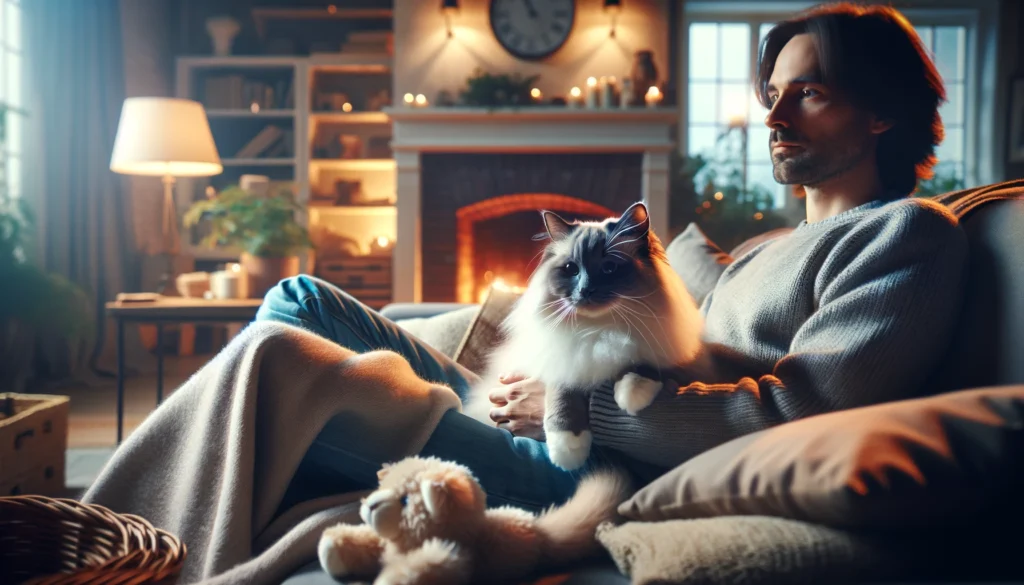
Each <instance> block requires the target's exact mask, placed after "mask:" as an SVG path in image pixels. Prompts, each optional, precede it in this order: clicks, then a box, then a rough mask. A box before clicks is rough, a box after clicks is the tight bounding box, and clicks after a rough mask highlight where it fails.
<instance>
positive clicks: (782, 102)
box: [765, 34, 875, 186]
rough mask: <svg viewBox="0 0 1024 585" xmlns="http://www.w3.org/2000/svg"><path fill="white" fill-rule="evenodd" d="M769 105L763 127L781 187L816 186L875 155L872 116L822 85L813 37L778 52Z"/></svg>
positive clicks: (803, 37) (797, 40)
mask: <svg viewBox="0 0 1024 585" xmlns="http://www.w3.org/2000/svg"><path fill="white" fill-rule="evenodd" d="M768 101H769V104H771V110H770V111H769V113H768V116H767V117H766V118H765V124H766V125H767V126H768V127H769V128H771V130H772V132H771V134H770V138H769V140H770V143H769V148H770V149H771V158H772V165H773V167H774V171H775V180H776V181H778V182H779V183H782V184H784V185H805V186H815V185H818V184H820V183H822V182H824V181H827V180H829V179H832V178H834V177H837V176H839V175H841V174H843V173H844V172H846V171H848V170H850V169H851V168H853V167H855V166H856V165H857V164H858V163H860V162H862V161H863V160H864V159H865V158H866V157H868V156H874V145H875V133H874V132H873V131H872V126H873V121H874V120H873V117H872V116H871V115H870V114H868V113H867V112H864V111H863V110H861V109H859V108H857V107H855V106H854V105H853V104H851V103H849V102H848V101H847V100H845V99H843V96H842V95H840V94H839V93H838V92H837V91H835V90H834V89H832V88H829V87H826V86H825V85H824V84H823V83H822V75H821V68H820V67H819V62H818V51H817V49H816V48H815V45H814V40H813V39H812V38H811V35H809V34H799V35H796V36H794V37H793V38H792V39H791V40H790V41H789V42H788V43H786V45H785V46H784V47H783V48H782V51H780V52H779V56H778V58H777V59H776V61H775V69H774V70H773V71H772V76H771V78H770V79H769V80H768Z"/></svg>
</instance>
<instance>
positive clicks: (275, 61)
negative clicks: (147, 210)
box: [175, 54, 396, 272]
mask: <svg viewBox="0 0 1024 585" xmlns="http://www.w3.org/2000/svg"><path fill="white" fill-rule="evenodd" d="M391 71H392V60H391V58H390V57H389V56H381V55H358V54H356V55H347V54H337V55H312V56H309V57H278V56H271V57H263V56H237V57H183V58H180V59H178V61H177V73H176V77H177V79H176V81H177V83H176V94H177V95H178V96H179V97H186V98H190V99H195V100H197V101H199V102H201V103H204V104H207V116H208V118H209V120H210V126H211V130H212V132H213V135H214V140H215V141H216V142H217V146H218V150H219V151H220V155H221V160H222V162H223V164H224V173H222V174H221V175H219V176H217V177H210V178H205V179H180V180H179V181H178V182H177V186H176V193H175V196H176V200H177V207H178V211H179V217H180V215H181V214H183V213H184V212H185V211H186V210H187V209H188V208H189V206H190V205H191V203H192V202H193V201H195V200H197V199H199V198H201V197H203V196H204V193H205V190H206V188H207V186H208V185H213V186H214V187H215V188H218V189H219V188H223V187H224V186H227V185H230V184H237V182H238V178H239V177H240V176H241V175H242V174H261V175H267V176H269V177H270V178H271V180H272V181H282V182H289V183H292V184H294V188H295V192H296V195H297V198H298V200H299V201H300V203H302V205H303V206H304V207H305V208H306V210H307V211H306V213H303V214H302V215H301V217H300V221H301V222H302V223H303V224H304V225H306V226H307V227H308V228H309V229H310V231H311V233H312V234H313V235H314V237H316V235H317V233H322V232H323V231H327V232H330V233H331V234H333V235H335V236H340V237H343V238H350V239H352V240H356V241H358V243H359V245H360V247H361V248H362V249H363V250H364V251H368V248H369V245H370V241H371V240H372V239H376V238H377V237H378V236H386V237H388V238H391V239H394V238H395V237H396V227H395V207H394V201H395V192H396V188H395V161H394V158H393V157H390V152H387V153H385V155H387V156H389V157H388V158H383V157H381V153H380V152H374V153H367V150H369V148H368V146H367V143H368V142H369V140H368V139H367V140H363V141H362V144H363V147H362V150H363V153H366V154H373V155H374V157H373V158H362V157H356V158H341V156H331V157H325V156H324V153H323V152H322V148H319V149H318V147H317V144H318V141H319V143H323V142H324V141H325V140H326V141H327V142H328V143H329V144H330V140H331V137H333V136H335V135H338V134H345V135H355V136H359V137H360V139H361V140H362V139H363V138H366V137H376V140H378V141H379V140H382V139H389V138H390V134H391V119H390V117H389V116H388V114H387V113H385V112H383V111H377V110H371V109H368V108H367V107H366V106H367V105H372V106H374V107H379V104H372V103H371V102H372V101H373V100H371V99H370V97H369V93H370V92H371V91H372V92H380V91H382V90H383V89H386V90H387V91H388V92H389V93H391V85H392V84H391ZM226 76H235V79H233V80H232V82H233V83H234V85H228V87H230V88H231V92H230V93H231V94H232V95H231V98H230V99H229V100H228V102H225V95H224V89H225V85H223V83H222V82H218V81H214V82H212V83H211V82H209V80H210V79H217V78H221V79H224V78H225V77H226ZM239 77H240V78H241V79H242V81H239V79H238V78H239ZM252 80H256V81H260V80H262V81H263V82H264V83H265V84H266V86H269V87H271V88H272V90H271V91H273V96H272V99H269V100H268V99H266V98H264V99H263V100H260V101H259V102H257V103H255V104H253V103H252V102H254V101H257V100H255V99H249V100H246V99H244V98H245V97H246V96H245V95H242V96H236V95H234V94H235V93H238V89H239V87H241V85H240V84H242V83H245V82H246V81H252ZM218 83H221V84H220V85H217V84H218ZM214 86H215V87H216V88H217V91H216V92H215V95H214V94H211V95H210V96H208V95H207V93H208V92H207V90H208V89H209V88H210V87H214ZM321 87H323V88H324V89H323V91H326V92H328V93H331V94H333V96H334V97H335V98H336V96H337V94H339V93H340V94H344V92H345V91H348V92H350V93H353V94H354V95H353V96H352V99H351V100H350V102H351V103H348V104H347V105H345V106H344V109H347V110H349V111H344V110H342V109H339V108H337V107H334V106H336V105H337V104H336V103H335V102H336V101H337V100H336V99H335V101H332V100H329V99H321V98H322V97H323V96H319V95H318V93H320V92H321ZM361 87H366V88H368V89H366V90H365V91H362V90H361V89H360V88H361ZM282 88H288V89H286V90H285V92H284V95H280V94H281V89H282ZM349 88H350V89H349ZM361 91H362V93H360V92H361ZM364 94H365V95H364ZM392 99H393V95H392ZM378 101H379V100H378ZM229 102H230V103H229ZM268 102H269V103H268ZM325 103H326V104H328V105H329V106H330V108H329V111H325V109H326V108H325ZM269 125H275V126H278V127H279V128H281V129H282V130H283V131H284V132H286V133H287V132H288V131H290V132H291V134H290V138H291V140H292V144H290V148H288V151H287V152H286V153H284V154H283V155H280V153H278V154H277V155H274V156H268V157H266V158H264V157H260V156H256V157H253V156H239V155H238V153H239V151H240V150H242V148H243V147H244V146H245V145H246V144H247V143H248V142H249V141H250V140H252V139H253V138H254V136H255V135H257V134H258V133H259V132H261V131H262V129H263V128H265V127H267V126H269ZM286 136H288V135H287V134H286ZM382 137H383V138H382ZM377 144H379V142H377ZM335 146H336V145H335ZM280 148H281V147H278V150H280ZM376 150H377V151H379V150H380V149H379V148H378V149H376ZM332 154H334V153H332ZM338 184H359V185H360V187H359V189H357V192H358V193H360V198H359V200H358V201H353V203H359V204H352V205H334V206H332V205H329V204H328V205H325V204H324V200H325V198H326V199H330V197H331V195H328V194H336V193H338V192H340V191H339V187H338V186H337V185H338ZM317 194H319V197H314V195H317ZM339 199H340V197H339ZM378 202H386V203H387V204H380V203H378ZM367 203H368V204H367ZM181 241H182V245H181V248H182V250H181V252H182V254H183V255H188V256H191V257H193V258H195V259H196V260H201V261H215V262H216V261H230V260H233V259H236V258H237V257H238V251H237V250H231V249H221V248H218V249H214V250H210V249H208V248H206V247H202V246H200V243H199V241H198V238H196V239H193V234H192V233H191V232H189V231H187V230H184V229H183V230H182V238H181ZM302 270H303V271H304V272H310V271H311V270H310V266H309V264H308V262H304V263H303V266H302Z"/></svg>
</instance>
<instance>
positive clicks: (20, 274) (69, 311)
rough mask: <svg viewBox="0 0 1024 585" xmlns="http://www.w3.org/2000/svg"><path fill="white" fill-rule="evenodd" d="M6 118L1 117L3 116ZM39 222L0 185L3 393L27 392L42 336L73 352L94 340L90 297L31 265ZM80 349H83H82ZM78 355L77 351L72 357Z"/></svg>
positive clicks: (0, 375) (0, 388)
mask: <svg viewBox="0 0 1024 585" xmlns="http://www.w3.org/2000/svg"><path fill="white" fill-rule="evenodd" d="M0 115H2V114H0ZM33 227H34V220H33V216H32V213H31V210H30V209H29V207H28V205H27V204H26V202H25V200H24V199H21V198H15V197H12V196H11V195H10V194H9V193H8V192H7V189H6V185H5V184H4V183H3V181H2V179H0V282H3V283H4V285H3V286H0V391H3V392H21V391H24V389H25V387H26V386H27V384H28V381H29V379H30V378H32V376H33V365H34V363H35V359H36V351H35V349H36V341H37V339H39V338H40V337H41V336H47V337H51V338H55V339H58V340H60V341H63V342H65V343H67V344H68V345H69V346H73V345H75V344H76V341H77V342H81V341H82V340H88V339H91V338H92V335H93V333H94V332H95V321H94V317H93V315H92V312H91V311H90V300H89V296H88V295H87V294H86V293H85V291H84V290H83V289H82V288H80V287H79V286H77V285H75V284H74V283H72V282H71V281H70V280H68V279H67V278H64V277H62V276H60V275H58V274H54V273H50V272H46V271H45V270H42V269H41V268H39V267H38V266H36V265H35V264H33V263H32V262H30V261H29V254H28V252H27V250H28V247H29V246H28V244H29V235H30V234H31V231H32V228H33ZM78 347H79V348H81V347H82V345H81V344H78ZM75 353H77V352H75V351H73V352H72V354H75Z"/></svg>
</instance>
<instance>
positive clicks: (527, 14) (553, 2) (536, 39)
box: [490, 0, 576, 60]
mask: <svg viewBox="0 0 1024 585" xmlns="http://www.w3.org/2000/svg"><path fill="white" fill-rule="evenodd" d="M490 13H491V30H492V31H494V37H495V38H497V39H498V42H499V43H501V46H502V47H504V48H505V50H506V51H508V52H509V53H511V54H512V55H514V56H516V57H518V58H520V59H527V60H536V59H543V58H544V57H547V56H549V55H551V54H552V53H554V52H555V51H557V50H558V49H560V48H561V47H562V45H564V44H565V41H567V40H568V39H569V34H570V33H571V32H572V25H573V22H574V21H575V20H576V0H491V10H490Z"/></svg>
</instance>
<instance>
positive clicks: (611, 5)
mask: <svg viewBox="0 0 1024 585" xmlns="http://www.w3.org/2000/svg"><path fill="white" fill-rule="evenodd" d="M604 11H605V12H607V13H608V14H611V15H612V30H611V32H609V33H608V36H609V37H611V38H613V39H614V38H615V21H616V19H617V18H618V16H619V13H620V12H622V0H604Z"/></svg>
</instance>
